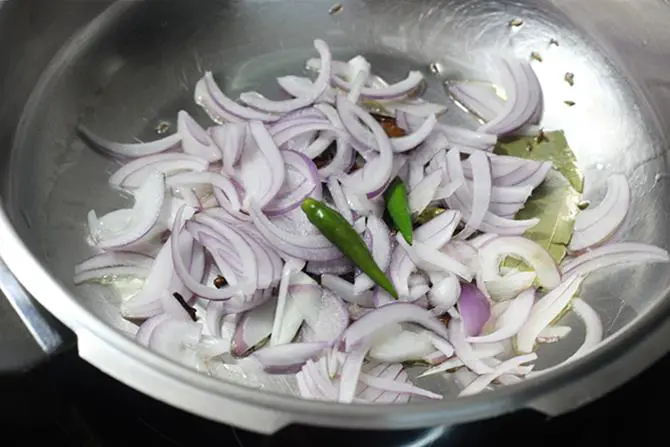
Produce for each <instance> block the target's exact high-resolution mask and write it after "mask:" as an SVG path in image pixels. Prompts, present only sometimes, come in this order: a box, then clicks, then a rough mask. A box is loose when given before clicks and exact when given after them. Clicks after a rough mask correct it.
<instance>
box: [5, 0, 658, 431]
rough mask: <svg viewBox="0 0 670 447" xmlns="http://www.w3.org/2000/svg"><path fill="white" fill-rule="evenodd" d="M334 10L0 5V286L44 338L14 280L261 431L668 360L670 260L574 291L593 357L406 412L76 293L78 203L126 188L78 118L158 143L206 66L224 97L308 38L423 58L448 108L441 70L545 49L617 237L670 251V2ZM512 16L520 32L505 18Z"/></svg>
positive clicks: (87, 334) (103, 360)
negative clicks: (128, 323)
mask: <svg viewBox="0 0 670 447" xmlns="http://www.w3.org/2000/svg"><path fill="white" fill-rule="evenodd" d="M334 2H335V0H208V1H199V2H189V1H185V0H183V1H178V0H175V1H168V0H157V1H150V0H146V1H139V0H138V1H117V2H113V1H104V0H88V1H83V0H82V1H57V0H43V1H40V0H16V1H11V0H10V1H5V2H2V3H0V5H1V6H0V51H1V52H2V53H1V54H2V55H3V64H2V65H1V66H0V81H1V82H0V89H1V96H0V98H2V100H1V102H0V143H1V145H0V169H1V170H2V171H0V172H2V177H1V179H2V182H1V189H0V195H1V196H2V208H1V211H0V256H1V257H2V259H3V260H4V262H5V263H6V264H7V266H8V267H9V270H8V269H5V268H4V266H2V267H3V268H2V269H0V282H2V284H3V290H4V292H5V294H7V295H8V298H9V299H10V300H13V302H14V304H15V307H16V308H17V309H19V311H21V312H22V313H23V317H24V319H25V320H26V322H27V323H28V324H29V325H31V326H30V327H31V328H32V329H33V332H34V333H35V335H36V336H37V337H38V338H40V339H41V340H42V342H43V347H44V349H45V350H46V351H50V350H53V348H54V338H53V337H52V335H53V333H52V332H50V331H49V327H48V326H47V325H43V324H42V325H40V324H37V323H35V317H36V315H34V314H32V313H31V311H30V310H29V309H28V308H27V307H25V306H24V304H25V301H24V299H25V293H24V291H23V289H22V288H21V287H20V286H18V283H17V282H16V281H15V279H14V278H17V279H18V281H19V282H20V283H21V284H22V285H23V287H25V289H27V290H28V291H29V292H30V294H31V295H32V296H34V297H35V298H36V299H37V300H38V301H39V302H40V303H41V304H42V305H43V306H44V307H46V308H47V309H48V310H49V312H51V313H52V314H53V315H55V316H56V317H57V318H58V319H59V320H60V321H62V322H63V323H65V325H67V326H68V327H69V328H70V329H72V330H73V331H74V332H75V333H76V335H77V345H78V349H79V354H80V355H81V357H82V358H84V359H85V360H86V361H88V362H90V363H91V364H93V365H95V366H96V367H98V368H100V369H101V370H103V371H104V372H106V373H108V374H110V375H111V376H113V377H115V378H116V379H118V380H119V381H121V382H123V383H126V384H128V385H129V386H131V387H134V388H136V389H138V390H140V391H142V392H144V393H146V394H149V395H151V396H154V397H156V398H158V399H160V400H163V401H165V402H167V403H169V404H171V405H174V406H177V407H180V408H183V409H186V410H188V411H191V412H193V413H196V414H199V415H202V416H204V417H207V418H210V419H213V420H216V421H221V422H225V423H229V424H234V425H237V426H240V427H244V428H247V429H252V430H255V431H260V432H264V433H272V432H275V431H276V430H278V429H280V428H281V427H283V426H286V425H288V424H291V423H297V422H300V423H306V424H318V425H329V426H339V427H366V428H386V429H391V428H408V427H424V426H433V425H450V424H457V423H462V422H466V421H471V420H475V419H484V418H487V417H491V416H494V415H498V414H501V413H506V412H512V411H515V410H518V409H521V408H532V409H535V410H538V411H540V412H543V413H546V414H548V415H557V414H560V413H563V412H566V411H569V410H572V409H574V408H576V407H578V406H580V405H583V404H584V403H586V402H589V401H591V400H593V399H595V398H597V397H599V396H601V395H602V394H604V393H606V392H608V391H610V390H611V389H613V388H614V387H616V386H618V385H620V384H621V383H623V382H624V381H626V380H628V379H630V378H631V377H632V376H634V375H636V374H637V373H639V372H640V371H641V370H643V369H644V368H646V367H647V366H649V365H650V364H651V363H652V362H654V361H655V360H656V359H657V358H659V357H660V356H661V355H663V354H665V353H666V351H668V348H670V342H669V341H668V340H670V300H669V299H668V298H667V297H668V290H669V286H670V275H669V274H668V273H670V272H669V270H668V267H667V266H663V265H654V266H646V267H637V268H627V269H620V270H619V269H617V270H610V271H607V272H604V273H603V274H601V275H599V276H597V277H592V278H590V279H589V281H588V286H587V287H586V289H585V291H584V297H585V298H586V299H587V300H588V301H589V302H590V303H591V304H592V305H593V306H594V307H595V308H596V310H597V311H598V312H599V313H600V315H601V317H602V318H603V321H604V323H605V328H606V332H607V335H608V338H607V340H606V342H605V343H603V345H602V347H600V348H599V349H598V350H597V351H595V352H593V353H591V354H590V355H589V356H588V357H587V358H583V359H581V360H580V361H577V362H574V363H571V364H569V365H567V366H565V367H561V368H559V369H558V370H556V371H554V372H552V373H549V374H546V375H543V376H540V377H538V378H536V379H533V380H528V381H526V382H524V383H522V384H519V385H516V386H510V387H507V388H504V389H502V390H498V391H494V392H490V393H485V394H483V395H480V396H476V397H471V398H470V397H469V398H465V399H460V400H453V399H448V400H445V401H443V402H439V403H422V404H409V405H400V406H398V405H396V406H393V405H391V406H361V405H347V406H345V405H340V404H328V403H319V402H308V401H303V400H299V399H297V398H294V397H290V396H287V395H282V394H280V393H276V392H274V391H273V390H268V389H253V388H250V387H247V386H245V385H240V384H237V383H233V382H229V381H224V380H217V379H215V378H213V377H209V376H207V375H204V374H200V373H197V372H196V371H192V370H189V369H186V368H185V367H182V366H179V365H177V364H175V363H172V362H171V361H169V360H167V359H165V358H162V357H160V356H158V355H155V354H153V353H150V352H149V351H147V350H146V349H145V348H143V347H141V346H139V345H137V344H136V343H135V342H134V341H133V340H132V339H129V338H127V337H125V336H124V335H122V333H121V332H120V331H119V330H118V329H119V328H120V327H122V324H123V322H122V321H121V320H120V318H119V317H118V316H117V315H115V314H114V313H113V312H109V311H108V307H105V306H104V303H103V301H101V299H100V297H95V296H90V295H87V294H84V293H81V291H77V290H75V289H74V287H73V286H72V284H71V276H72V267H73V265H74V264H75V263H76V262H77V261H78V260H80V259H82V258H84V257H85V256H87V255H88V254H89V253H90V247H89V246H88V245H87V243H86V241H85V234H86V225H85V223H86V219H85V216H86V212H87V211H88V210H89V209H91V208H98V209H103V208H106V207H108V208H109V209H111V208H112V207H115V206H117V205H119V204H120V203H121V202H122V201H123V200H124V199H123V198H122V197H119V195H118V193H116V192H114V191H112V190H111V189H110V188H109V187H108V186H107V177H108V176H109V174H110V172H112V170H113V169H114V167H115V166H114V164H113V163H112V162H111V161H109V160H108V159H106V158H104V157H102V156H100V155H99V154H97V153H94V152H93V151H91V150H89V149H88V148H87V147H86V146H85V145H84V143H83V142H82V141H81V140H79V138H78V137H77V135H76V126H77V125H78V124H79V123H82V122H84V123H86V124H87V125H88V126H89V127H91V128H93V129H95V130H97V131H98V132H100V133H101V134H103V135H107V136H110V137H113V138H114V139H117V140H126V141H131V140H132V139H133V138H142V139H143V138H146V139H150V138H153V137H155V132H156V130H155V129H156V127H157V126H158V124H159V123H161V122H163V121H167V122H168V123H170V122H171V120H172V119H173V117H174V116H175V112H176V111H177V110H178V109H179V108H184V109H186V110H188V111H190V112H192V113H198V111H197V110H196V108H195V106H194V104H193V103H192V100H191V98H192V88H193V86H194V84H195V82H196V80H197V79H198V78H199V76H200V75H201V74H202V72H203V70H207V69H211V70H213V71H214V72H215V73H216V74H217V76H218V78H219V79H221V80H225V83H224V86H225V88H226V89H227V90H228V92H230V93H232V94H236V93H239V92H240V91H243V90H249V89H261V91H262V92H268V94H271V93H272V90H269V88H270V86H271V85H272V82H273V79H274V77H275V76H277V75H279V74H285V73H294V72H297V71H300V70H302V68H303V61H304V60H305V58H306V57H308V56H309V55H310V54H311V53H310V51H311V50H310V45H311V41H312V40H313V39H314V38H317V37H318V38H323V39H325V40H327V41H328V42H329V43H330V44H331V45H332V46H333V48H334V49H335V51H336V56H340V57H346V56H352V55H354V54H357V53H363V54H365V55H366V56H367V57H369V59H370V60H371V61H372V62H373V66H374V67H375V69H376V71H378V72H379V74H381V75H382V76H386V77H389V78H394V77H400V76H401V75H402V74H403V73H404V72H406V70H407V69H409V68H416V69H420V70H423V71H424V72H425V73H426V74H427V75H428V76H429V78H430V81H429V83H428V90H427V92H426V94H427V95H428V96H430V97H431V99H432V100H444V101H446V95H445V94H444V92H443V90H442V88H441V84H442V81H444V79H446V78H448V77H450V76H455V75H460V76H467V75H469V74H471V73H474V72H476V71H477V69H478V68H480V64H481V63H482V62H481V61H482V60H483V59H482V58H481V54H482V52H484V53H486V52H489V53H490V52H496V51H498V50H500V49H503V48H511V49H513V50H514V52H515V53H516V54H517V55H519V56H521V57H527V55H528V54H529V53H530V52H531V51H538V52H539V53H541V54H542V56H543V62H541V63H538V64H535V68H536V70H537V73H538V76H539V78H540V81H541V83H542V85H543V88H544V91H545V93H546V113H545V123H544V125H546V126H547V127H551V128H563V129H565V130H566V133H567V136H568V139H569V141H570V142H571V145H572V147H573V149H574V150H575V151H576V152H577V155H578V159H579V164H580V166H581V167H582V168H583V170H584V172H585V173H586V176H587V189H588V191H589V192H588V197H589V198H592V199H594V200H598V199H599V197H601V196H602V194H603V187H604V179H606V178H607V176H608V175H609V174H611V173H614V172H622V173H625V174H626V175H627V176H628V178H629V180H630V182H631V185H632V186H633V195H634V199H633V200H634V202H633V208H632V210H631V212H630V218H629V219H628V221H627V223H626V225H625V228H624V231H623V232H622V235H621V237H622V238H624V239H632V240H636V241H641V242H646V243H652V244H656V245H659V246H661V247H664V248H669V247H670V240H669V237H668V234H669V231H668V228H669V227H670V214H669V212H668V210H670V199H669V197H670V194H668V190H669V188H670V183H669V182H670V177H668V174H666V170H667V151H666V149H667V145H668V138H669V137H670V27H669V26H668V23H670V4H668V3H669V2H667V0H630V1H629V0H589V1H582V0H560V1H559V0H555V1H551V0H544V1H542V0H517V1H507V0H505V1H502V0H500V1H495V0H358V1H354V0H350V1H343V2H342V6H343V9H342V11H341V12H339V13H337V14H329V10H330V9H331V7H333V6H334ZM514 18H520V19H522V20H523V25H522V26H520V27H510V26H508V22H509V21H510V20H511V19H514ZM552 39H553V40H552ZM550 41H552V42H554V43H550ZM556 43H558V45H556ZM431 64H432V65H433V68H434V67H435V66H437V67H439V70H433V71H431V70H430V69H429V67H431ZM435 71H437V72H435ZM566 72H572V73H574V74H575V84H574V87H569V86H568V85H567V84H566V83H565V82H564V80H563V78H564V74H565V73H566ZM564 100H571V101H574V102H575V103H576V105H575V107H572V108H567V107H566V106H565V104H564V103H563V101H564ZM199 116H201V115H199ZM201 117H202V116H201ZM10 271H11V273H9V272H10ZM12 274H13V275H12ZM568 323H570V322H568ZM575 329H576V330H574V331H573V334H572V335H571V338H569V339H568V340H566V341H565V342H563V343H561V344H558V345H554V346H550V347H548V348H546V349H544V350H543V352H541V354H540V355H541V357H542V358H543V359H544V365H543V366H548V365H551V364H554V363H557V362H559V361H560V360H561V359H564V358H566V357H567V356H568V355H569V354H570V353H571V352H572V350H574V349H575V347H576V346H577V345H578V344H579V342H580V337H581V335H582V333H581V330H580V326H579V324H575ZM17 355H19V353H17ZM434 386H437V385H434Z"/></svg>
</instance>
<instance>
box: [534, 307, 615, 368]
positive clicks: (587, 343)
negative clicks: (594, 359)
mask: <svg viewBox="0 0 670 447" xmlns="http://www.w3.org/2000/svg"><path fill="white" fill-rule="evenodd" d="M571 304H572V310H573V311H574V312H575V313H576V314H577V315H578V316H579V318H581V319H582V321H583V322H584V327H585V328H586V334H585V336H584V341H583V342H582V344H581V346H580V347H579V349H577V351H575V353H574V354H572V355H571V356H570V357H568V358H567V359H566V360H564V361H563V362H561V363H560V364H558V365H556V366H553V367H551V368H547V369H543V370H542V371H538V372H536V373H533V374H532V376H536V375H540V374H545V373H547V372H549V371H553V370H555V369H557V368H559V367H560V366H563V365H565V364H566V363H568V362H572V361H574V360H577V359H578V358H581V357H583V356H585V355H587V354H588V353H589V352H591V351H592V350H593V349H595V348H596V346H598V344H599V343H600V342H601V341H602V339H603V334H604V328H603V324H602V321H601V320H600V317H599V316H598V313H597V312H596V311H595V310H593V308H592V307H591V306H589V305H588V304H587V303H586V302H585V301H584V300H582V299H580V298H574V299H573V300H572V303H571ZM566 335H567V334H566Z"/></svg>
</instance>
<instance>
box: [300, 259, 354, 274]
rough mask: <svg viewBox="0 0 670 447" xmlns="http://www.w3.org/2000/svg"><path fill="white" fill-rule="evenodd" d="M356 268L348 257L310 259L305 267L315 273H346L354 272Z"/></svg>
mask: <svg viewBox="0 0 670 447" xmlns="http://www.w3.org/2000/svg"><path fill="white" fill-rule="evenodd" d="M354 268H355V267H354V264H353V262H351V261H350V260H349V259H348V258H345V257H340V258H338V259H333V260H332V261H309V262H308V263H307V266H306V267H305V271H306V272H307V273H312V274H314V275H323V274H324V273H330V274H332V275H346V274H347V273H351V272H353V271H354Z"/></svg>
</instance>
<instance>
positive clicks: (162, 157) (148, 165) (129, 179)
mask: <svg viewBox="0 0 670 447" xmlns="http://www.w3.org/2000/svg"><path fill="white" fill-rule="evenodd" d="M207 166H209V163H208V162H207V160H205V159H203V158H200V157H195V156H193V155H188V154H172V153H170V154H158V155H151V156H148V157H142V158H138V159H137V160H133V161H131V162H130V163H127V164H125V165H123V166H122V167H121V168H120V169H119V170H118V171H116V172H115V173H114V174H113V175H112V176H111V177H110V178H109V184H110V185H112V186H115V187H117V188H124V189H134V188H139V187H140V186H141V185H142V184H143V183H144V182H145V181H146V180H147V178H148V177H149V176H150V175H151V174H153V173H154V172H159V173H162V174H164V175H166V176H170V175H172V174H174V173H176V172H183V171H195V172H202V171H206V170H207Z"/></svg>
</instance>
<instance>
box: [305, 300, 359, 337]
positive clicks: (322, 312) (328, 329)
mask: <svg viewBox="0 0 670 447" xmlns="http://www.w3.org/2000/svg"><path fill="white" fill-rule="evenodd" d="M305 321H306V322H307V324H308V325H309V326H310V328H311V329H312V330H313V331H314V336H315V341H323V342H326V343H328V345H330V346H332V345H334V344H335V343H337V342H339V341H340V338H341V337H342V334H343V333H344V331H345V329H346V328H347V326H348V325H349V311H348V309H347V306H346V305H345V304H344V302H343V301H342V300H341V299H340V298H339V297H338V296H336V295H334V294H332V293H330V292H329V291H328V290H324V291H323V294H322V295H321V300H320V304H319V307H318V309H317V312H316V315H308V314H305Z"/></svg>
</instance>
